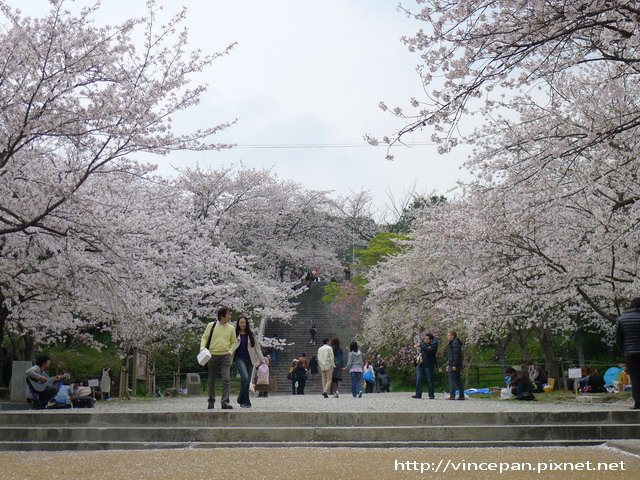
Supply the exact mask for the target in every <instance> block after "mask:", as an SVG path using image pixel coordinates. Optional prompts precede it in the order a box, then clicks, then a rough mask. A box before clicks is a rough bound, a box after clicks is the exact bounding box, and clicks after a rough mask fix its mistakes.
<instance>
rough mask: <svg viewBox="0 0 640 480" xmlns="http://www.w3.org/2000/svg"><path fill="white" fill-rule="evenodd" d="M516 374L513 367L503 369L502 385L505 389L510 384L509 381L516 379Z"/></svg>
mask: <svg viewBox="0 0 640 480" xmlns="http://www.w3.org/2000/svg"><path fill="white" fill-rule="evenodd" d="M516 373H517V372H516V369H515V368H513V367H507V368H505V369H504V383H505V385H506V386H507V387H508V386H509V385H510V384H511V380H513V379H515V378H516Z"/></svg>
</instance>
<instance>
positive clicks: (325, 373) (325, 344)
mask: <svg viewBox="0 0 640 480" xmlns="http://www.w3.org/2000/svg"><path fill="white" fill-rule="evenodd" d="M318 365H319V366H320V373H321V375H322V396H323V397H324V398H329V393H328V392H329V389H330V388H331V379H332V376H333V369H334V368H335V366H336V365H335V362H334V358H333V349H332V348H331V345H329V339H328V338H324V339H323V340H322V346H321V347H320V348H319V349H318Z"/></svg>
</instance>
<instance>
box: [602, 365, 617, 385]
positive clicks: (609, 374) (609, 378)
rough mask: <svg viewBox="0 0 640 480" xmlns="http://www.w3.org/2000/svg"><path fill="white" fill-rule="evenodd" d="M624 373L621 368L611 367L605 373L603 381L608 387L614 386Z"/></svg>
mask: <svg viewBox="0 0 640 480" xmlns="http://www.w3.org/2000/svg"><path fill="white" fill-rule="evenodd" d="M621 373H622V368H620V367H611V368H609V369H608V370H607V371H606V372H604V375H603V377H602V378H603V379H604V383H605V384H607V385H613V384H614V382H616V381H617V380H618V379H619V378H620V374H621Z"/></svg>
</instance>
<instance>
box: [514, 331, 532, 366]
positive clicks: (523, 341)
mask: <svg viewBox="0 0 640 480" xmlns="http://www.w3.org/2000/svg"><path fill="white" fill-rule="evenodd" d="M527 337H528V335H527V331H526V330H516V339H517V340H518V346H519V347H520V352H521V353H522V361H523V362H524V365H531V364H532V363H533V362H532V361H531V354H530V353H529V344H528V343H527Z"/></svg>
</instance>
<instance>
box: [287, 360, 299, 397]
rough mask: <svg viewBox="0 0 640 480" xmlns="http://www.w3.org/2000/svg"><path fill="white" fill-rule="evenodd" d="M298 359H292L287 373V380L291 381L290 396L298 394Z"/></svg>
mask: <svg viewBox="0 0 640 480" xmlns="http://www.w3.org/2000/svg"><path fill="white" fill-rule="evenodd" d="M298 363H299V362H298V359H297V358H294V359H293V361H292V362H291V367H289V372H288V373H287V378H288V379H289V380H291V394H292V395H295V394H296V393H297V392H298V372H297V369H298Z"/></svg>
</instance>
